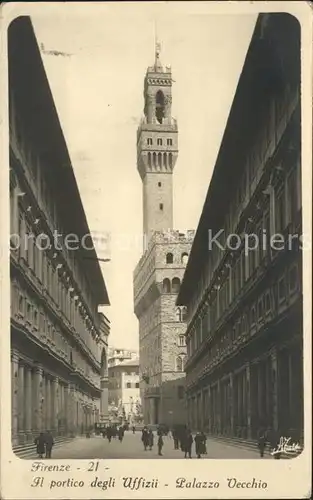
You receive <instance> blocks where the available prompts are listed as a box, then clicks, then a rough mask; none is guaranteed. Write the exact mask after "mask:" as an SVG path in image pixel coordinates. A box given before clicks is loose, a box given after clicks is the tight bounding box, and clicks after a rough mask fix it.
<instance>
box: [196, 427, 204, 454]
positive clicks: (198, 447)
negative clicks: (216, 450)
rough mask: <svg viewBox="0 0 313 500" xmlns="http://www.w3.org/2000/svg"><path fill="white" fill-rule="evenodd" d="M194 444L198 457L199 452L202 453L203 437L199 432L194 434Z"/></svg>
mask: <svg viewBox="0 0 313 500" xmlns="http://www.w3.org/2000/svg"><path fill="white" fill-rule="evenodd" d="M195 445H196V455H197V457H198V458H201V453H203V438H202V435H201V434H200V432H197V434H196V437H195Z"/></svg>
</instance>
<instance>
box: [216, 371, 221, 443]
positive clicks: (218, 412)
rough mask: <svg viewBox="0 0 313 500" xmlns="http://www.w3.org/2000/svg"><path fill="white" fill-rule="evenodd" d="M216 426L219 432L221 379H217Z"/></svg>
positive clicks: (219, 432)
mask: <svg viewBox="0 0 313 500" xmlns="http://www.w3.org/2000/svg"><path fill="white" fill-rule="evenodd" d="M217 428H218V434H221V381H220V380H218V381H217Z"/></svg>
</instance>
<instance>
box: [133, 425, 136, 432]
mask: <svg viewBox="0 0 313 500" xmlns="http://www.w3.org/2000/svg"><path fill="white" fill-rule="evenodd" d="M135 432H136V427H135V426H134V425H133V434H135Z"/></svg>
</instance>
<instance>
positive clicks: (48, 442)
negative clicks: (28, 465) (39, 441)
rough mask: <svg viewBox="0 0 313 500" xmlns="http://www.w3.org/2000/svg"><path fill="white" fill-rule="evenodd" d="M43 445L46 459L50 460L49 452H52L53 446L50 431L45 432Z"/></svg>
mask: <svg viewBox="0 0 313 500" xmlns="http://www.w3.org/2000/svg"><path fill="white" fill-rule="evenodd" d="M45 444H46V458H51V452H52V447H53V445H54V440H53V436H52V434H51V432H50V431H47V433H46V436H45Z"/></svg>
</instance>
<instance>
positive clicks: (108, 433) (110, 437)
mask: <svg viewBox="0 0 313 500" xmlns="http://www.w3.org/2000/svg"><path fill="white" fill-rule="evenodd" d="M106 435H107V438H108V441H109V443H111V439H112V427H111V426H109V427H108V428H107V432H106Z"/></svg>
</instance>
